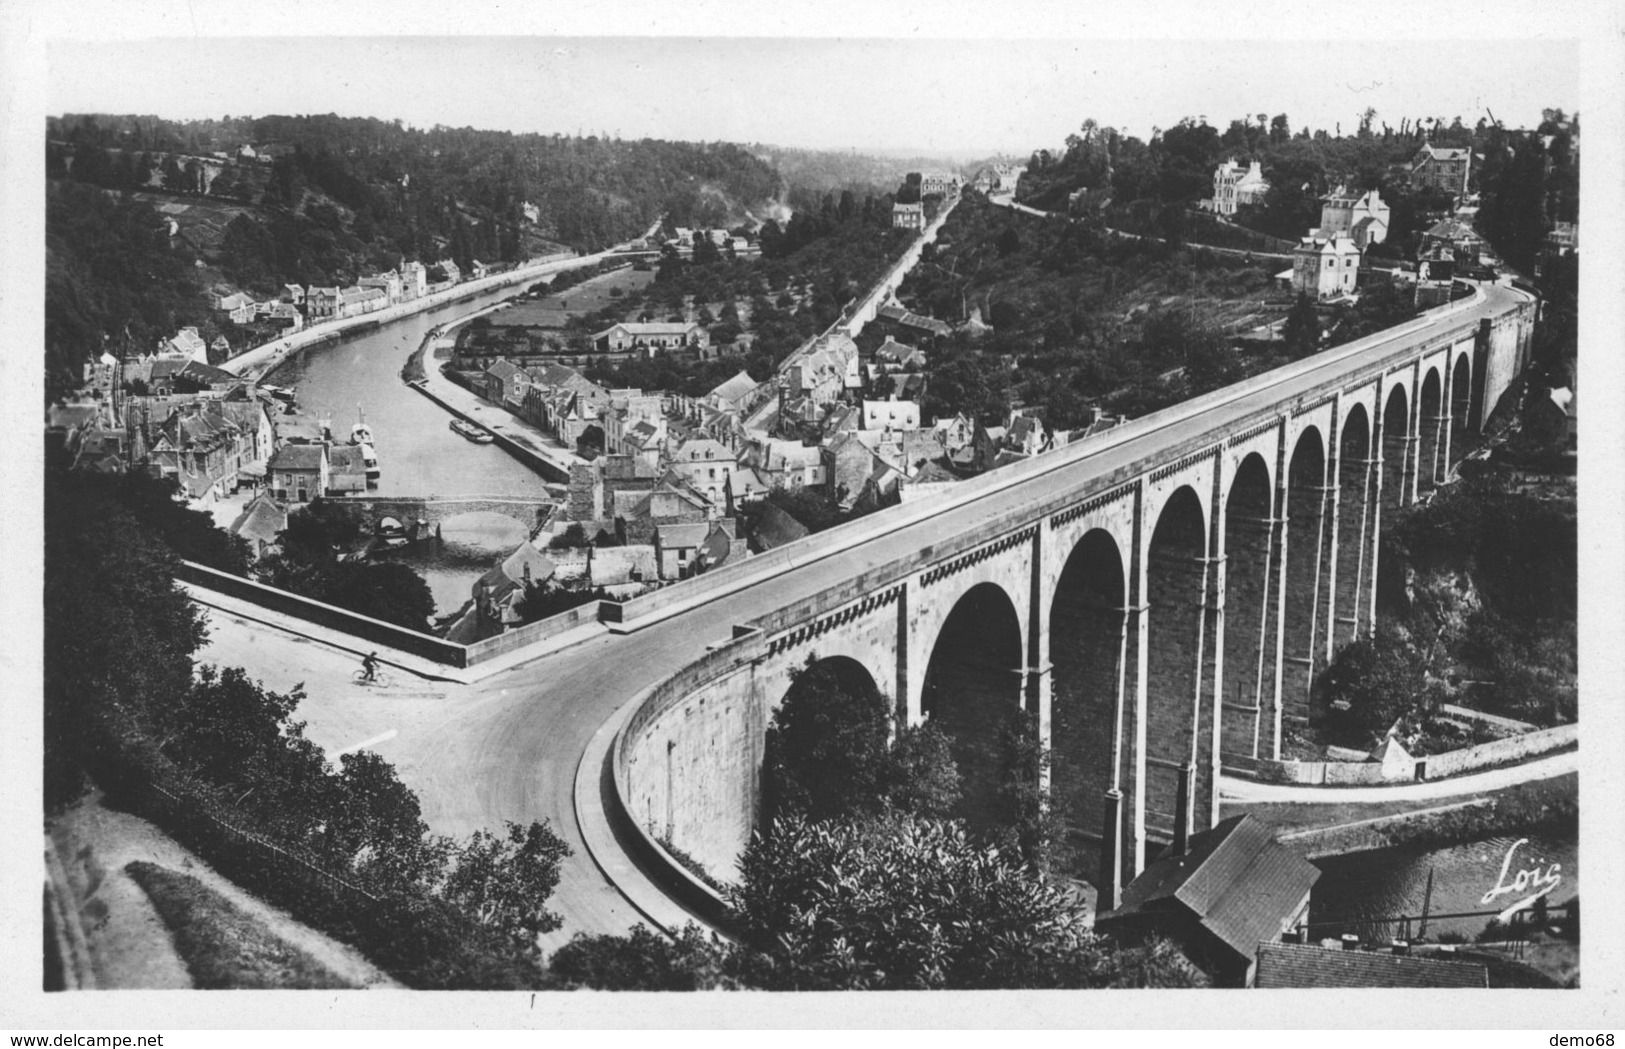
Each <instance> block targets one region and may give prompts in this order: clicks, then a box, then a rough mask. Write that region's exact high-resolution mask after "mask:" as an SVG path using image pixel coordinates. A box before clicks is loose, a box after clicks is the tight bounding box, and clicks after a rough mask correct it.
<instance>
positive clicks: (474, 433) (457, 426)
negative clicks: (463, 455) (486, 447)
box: [451, 419, 496, 444]
mask: <svg viewBox="0 0 1625 1049" xmlns="http://www.w3.org/2000/svg"><path fill="white" fill-rule="evenodd" d="M451 428H452V429H453V430H455V431H457V432H458V433H459V434H461V435H462V436H464V437H466V438H468V439H469V440H470V441H473V442H474V443H475V444H490V443H491V442H492V441H494V440H496V435H495V434H493V433H491V431H490V430H487V429H486V428H485V427H483V426H478V425H476V424H474V423H471V422H469V421H468V420H467V419H453V420H452V421H451Z"/></svg>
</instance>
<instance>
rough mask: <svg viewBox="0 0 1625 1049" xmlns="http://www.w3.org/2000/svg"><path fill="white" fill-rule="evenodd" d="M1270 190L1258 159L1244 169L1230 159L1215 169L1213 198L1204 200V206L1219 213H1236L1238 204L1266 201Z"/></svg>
mask: <svg viewBox="0 0 1625 1049" xmlns="http://www.w3.org/2000/svg"><path fill="white" fill-rule="evenodd" d="M1269 191H1270V184H1269V181H1268V180H1266V179H1265V178H1264V172H1263V169H1262V168H1260V166H1259V162H1258V161H1256V160H1255V161H1253V162H1252V164H1251V165H1249V166H1248V168H1247V170H1246V171H1243V170H1242V169H1241V165H1239V164H1237V163H1236V162H1235V160H1234V159H1230V160H1226V161H1225V162H1224V163H1223V164H1220V165H1219V166H1218V167H1217V168H1214V169H1213V198H1212V199H1211V200H1205V201H1202V207H1203V208H1205V209H1207V210H1208V211H1212V212H1214V213H1216V214H1219V215H1234V214H1235V213H1236V208H1237V206H1238V205H1241V204H1262V203H1264V194H1266V193H1268V192H1269Z"/></svg>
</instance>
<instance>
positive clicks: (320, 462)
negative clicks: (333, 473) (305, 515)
mask: <svg viewBox="0 0 1625 1049" xmlns="http://www.w3.org/2000/svg"><path fill="white" fill-rule="evenodd" d="M267 470H268V472H269V473H270V475H271V495H272V496H273V497H275V498H276V499H277V500H279V501H281V502H284V503H289V502H293V503H308V502H310V501H311V500H312V499H316V498H318V497H320V496H322V495H324V494H326V492H327V482H328V476H327V445H325V444H285V445H283V446H282V447H281V448H278V449H277V450H276V454H275V455H274V456H272V457H271V462H270V465H269V466H268V468H267Z"/></svg>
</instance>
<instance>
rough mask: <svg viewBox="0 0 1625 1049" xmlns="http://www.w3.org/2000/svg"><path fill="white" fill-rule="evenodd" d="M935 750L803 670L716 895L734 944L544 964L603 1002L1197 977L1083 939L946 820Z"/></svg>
mask: <svg viewBox="0 0 1625 1049" xmlns="http://www.w3.org/2000/svg"><path fill="white" fill-rule="evenodd" d="M950 749H951V747H950V742H949V739H948V737H947V736H946V735H945V734H944V733H943V732H942V731H941V730H939V729H938V728H936V727H935V726H933V725H931V724H930V723H927V724H925V725H923V726H917V727H913V728H902V729H900V730H898V731H896V732H895V733H893V732H892V719H891V712H890V701H889V700H888V699H887V698H886V697H885V696H884V695H883V694H881V693H880V692H879V690H878V689H876V688H875V687H874V685H873V683H872V682H871V681H868V680H867V677H866V675H864V676H863V677H862V678H861V679H858V676H857V675H843V674H840V673H838V672H837V671H836V670H835V669H833V668H832V664H831V663H830V662H828V661H823V662H813V661H809V664H808V665H807V666H806V667H805V668H803V669H802V670H800V671H799V672H798V673H797V674H796V675H795V679H794V682H793V684H792V687H791V690H790V692H789V693H788V694H787V695H786V697H785V700H784V702H783V703H782V704H781V705H780V707H779V708H778V710H777V711H775V713H774V717H773V721H772V725H771V727H770V728H769V730H768V737H767V749H766V753H765V756H764V764H763V770H762V782H763V796H764V801H763V805H764V809H763V812H762V817H761V829H759V830H758V832H757V833H756V834H755V835H754V836H753V837H752V839H751V842H750V844H749V846H748V847H747V848H746V850H745V852H744V854H743V856H742V857H741V858H740V860H739V866H738V878H737V881H736V882H734V883H733V884H732V885H729V886H728V887H727V888H726V899H727V901H728V903H729V905H730V906H731V908H732V910H733V912H734V914H735V921H734V922H733V928H734V930H735V932H736V933H737V935H738V942H737V943H725V942H723V941H721V940H719V939H717V938H716V937H714V936H713V937H710V938H707V937H706V936H704V935H702V934H701V933H700V932H699V931H698V930H697V929H695V928H693V927H690V928H688V929H686V930H684V931H683V932H682V933H681V934H680V935H679V936H678V937H676V938H675V940H674V941H664V940H661V939H659V938H657V937H654V936H651V935H649V934H646V933H637V932H634V933H632V934H631V935H629V936H625V937H613V936H599V937H578V938H577V939H576V940H574V941H572V942H571V943H570V944H568V945H567V946H565V947H564V948H562V949H560V950H559V951H558V952H557V953H556V954H555V955H554V956H553V958H552V960H551V970H552V973H553V975H554V976H555V977H556V978H557V979H559V980H560V981H562V982H563V983H565V984H567V985H583V986H590V987H598V988H604V989H614V990H653V989H712V988H762V989H770V990H935V989H962V990H969V989H995V988H1059V987H1072V988H1080V987H1188V986H1195V985H1200V984H1202V983H1204V982H1205V981H1204V978H1203V977H1202V975H1201V973H1199V972H1198V971H1196V970H1195V969H1194V968H1193V967H1192V966H1191V965H1190V963H1189V962H1188V961H1186V960H1185V959H1184V958H1183V956H1181V955H1180V954H1179V953H1178V952H1177V951H1176V950H1175V949H1173V948H1172V947H1171V946H1170V945H1168V944H1167V943H1165V942H1160V941H1159V942H1153V943H1151V944H1145V945H1135V946H1131V947H1123V946H1120V945H1118V944H1116V943H1113V942H1110V941H1107V940H1103V939H1101V938H1099V937H1096V936H1095V935H1093V934H1092V933H1091V932H1090V931H1089V930H1088V929H1087V927H1086V925H1085V923H1084V921H1083V916H1082V914H1081V912H1080V911H1079V910H1078V909H1077V906H1076V904H1075V903H1074V902H1073V901H1072V900H1071V899H1069V897H1068V896H1067V895H1066V894H1065V893H1064V892H1062V891H1061V890H1060V889H1059V888H1058V887H1057V886H1056V885H1055V884H1053V883H1052V882H1051V881H1049V880H1048V879H1047V878H1045V877H1044V875H1043V874H1042V873H1041V872H1040V869H1039V867H1038V866H1037V865H1035V864H1034V863H1033V862H1032V860H1031V859H1030V858H1029V857H1027V856H1025V855H1024V853H1023V852H1022V851H1021V849H1020V848H1019V847H1012V846H1010V845H1001V844H996V843H994V842H993V841H990V840H988V839H986V838H985V837H983V836H980V835H978V834H975V833H973V832H971V831H970V830H968V829H967V828H966V826H965V824H964V823H963V822H961V821H960V820H958V819H955V818H954V812H955V809H956V806H957V804H958V802H959V793H960V776H959V773H958V771H957V768H956V766H955V763H954V760H953V758H952V756H951V754H950ZM1034 771H1035V770H1033V769H1031V768H1028V769H1026V770H1025V772H1024V773H1023V774H1026V773H1032V772H1034ZM1035 785H1036V784H1035Z"/></svg>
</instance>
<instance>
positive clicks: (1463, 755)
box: [1416, 725, 1580, 779]
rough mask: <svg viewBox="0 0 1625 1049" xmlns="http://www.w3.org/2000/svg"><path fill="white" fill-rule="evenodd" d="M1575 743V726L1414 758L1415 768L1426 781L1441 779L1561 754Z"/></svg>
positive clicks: (1577, 738) (1529, 733) (1528, 733)
mask: <svg viewBox="0 0 1625 1049" xmlns="http://www.w3.org/2000/svg"><path fill="white" fill-rule="evenodd" d="M1579 741H1580V726H1579V725H1559V726H1557V727H1556V728H1546V729H1541V730H1539V731H1537V732H1526V733H1524V734H1523V735H1521V736H1511V737H1509V738H1507V739H1498V740H1495V741H1494V742H1492V743H1480V744H1479V745H1478V746H1476V747H1468V748H1467V749H1466V750H1452V751H1450V752H1449V753H1446V754H1434V755H1431V756H1430V757H1425V758H1417V759H1416V763H1417V765H1418V767H1419V768H1425V770H1426V773H1425V774H1426V775H1427V778H1428V779H1442V778H1443V777H1445V776H1459V775H1460V774H1461V773H1463V772H1471V771H1472V770H1474V769H1482V768H1489V767H1490V766H1492V765H1505V764H1508V763H1509V762H1513V761H1518V760H1520V759H1522V758H1527V757H1533V756H1534V755H1536V754H1545V753H1548V752H1549V751H1553V750H1562V749H1563V748H1565V747H1571V746H1573V745H1575V744H1576V743H1578V742H1579Z"/></svg>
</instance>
